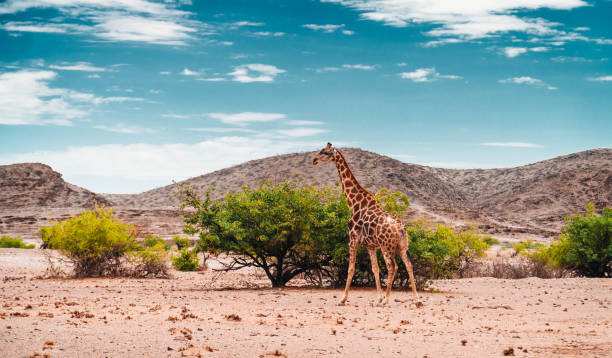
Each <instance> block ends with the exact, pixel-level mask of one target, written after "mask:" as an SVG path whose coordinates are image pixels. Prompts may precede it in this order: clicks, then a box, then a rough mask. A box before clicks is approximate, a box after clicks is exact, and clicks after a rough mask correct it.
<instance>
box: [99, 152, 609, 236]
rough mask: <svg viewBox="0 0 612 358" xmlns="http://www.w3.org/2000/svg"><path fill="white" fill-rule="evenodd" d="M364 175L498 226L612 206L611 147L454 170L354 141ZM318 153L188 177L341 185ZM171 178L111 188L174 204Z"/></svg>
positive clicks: (140, 199) (236, 183) (428, 206)
mask: <svg viewBox="0 0 612 358" xmlns="http://www.w3.org/2000/svg"><path fill="white" fill-rule="evenodd" d="M340 150H341V151H342V152H343V153H344V154H345V156H346V157H347V160H348V162H349V165H350V166H351V168H352V169H353V171H354V173H355V175H356V177H357V179H358V180H359V181H360V182H361V184H362V185H363V186H364V187H366V188H368V189H369V190H371V191H373V192H376V191H378V190H379V189H380V188H382V187H387V188H390V189H392V190H399V191H402V192H404V193H406V194H407V195H408V196H409V197H410V200H411V202H412V204H413V205H412V211H411V213H410V216H412V217H416V216H428V217H430V218H432V219H435V220H439V221H446V222H451V221H452V222H455V223H459V224H461V223H463V222H467V221H470V222H475V223H478V224H480V225H481V227H482V228H484V229H487V230H488V231H489V232H491V233H496V234H502V235H514V234H516V233H526V234H532V235H536V236H543V237H547V236H552V235H554V234H556V233H558V230H559V228H560V226H561V224H562V222H563V218H564V217H565V216H567V215H572V214H574V213H575V212H580V211H582V210H583V209H584V207H585V205H586V204H587V203H589V202H594V203H595V204H596V206H597V207H598V208H603V207H604V206H610V205H612V149H594V150H587V151H583V152H579V153H574V154H570V155H565V156H561V157H557V158H553V159H549V160H544V161H541V162H537V163H534V164H529V165H525V166H520V167H515V168H505V169H469V170H453V169H442V168H432V167H427V166H422V165H415V164H407V163H403V162H400V161H398V160H395V159H392V158H389V157H386V156H383V155H379V154H376V153H371V152H368V151H363V150H360V149H354V148H342V149H340ZM314 155H315V152H308V153H296V154H287V155H279V156H274V157H269V158H264V159H259V160H253V161H249V162H246V163H244V164H240V165H236V166H233V167H230V168H226V169H222V170H219V171H216V172H213V173H209V174H205V175H201V176H198V177H195V178H191V179H188V180H185V181H183V182H182V183H184V184H187V185H190V186H191V187H192V188H194V189H195V190H196V191H199V192H201V193H203V192H204V191H205V190H206V189H207V188H209V187H210V186H214V187H215V188H216V191H215V195H216V197H220V196H222V195H223V194H225V193H226V192H228V191H236V190H239V189H240V187H241V186H243V185H247V186H249V187H254V186H256V185H258V184H259V183H260V182H262V181H263V180H266V179H273V180H285V179H295V180H299V181H302V182H303V183H305V184H307V185H334V183H336V182H337V181H338V173H337V171H336V169H335V167H334V165H333V164H330V163H328V164H320V165H319V166H313V165H312V158H313V157H314ZM175 190H176V186H175V185H169V186H165V187H161V188H157V189H154V190H150V191H147V192H144V193H141V194H136V195H107V198H108V199H109V200H111V201H113V202H115V203H116V204H117V205H118V206H121V207H134V208H170V207H175V206H176V205H177V204H178V201H177V199H176V197H175V196H174V195H173V191H175Z"/></svg>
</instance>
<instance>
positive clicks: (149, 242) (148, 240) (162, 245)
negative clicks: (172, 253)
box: [142, 234, 170, 251]
mask: <svg viewBox="0 0 612 358" xmlns="http://www.w3.org/2000/svg"><path fill="white" fill-rule="evenodd" d="M142 246H143V247H145V248H151V249H153V250H155V251H159V250H163V251H168V250H170V244H169V243H168V242H166V240H164V239H163V238H161V237H159V236H155V235H151V234H148V235H147V236H146V237H145V239H144V241H143V242H142Z"/></svg>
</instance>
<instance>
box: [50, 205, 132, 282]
mask: <svg viewBox="0 0 612 358" xmlns="http://www.w3.org/2000/svg"><path fill="white" fill-rule="evenodd" d="M132 230H133V227H132V226H131V225H126V224H124V223H122V222H120V221H118V220H116V219H115V218H114V217H113V209H106V208H101V207H99V206H97V205H96V207H95V209H94V210H86V211H83V212H81V213H80V214H78V215H77V216H74V217H71V218H69V219H66V220H63V221H60V222H56V223H51V225H49V226H43V227H42V228H41V229H40V236H41V238H42V240H43V242H44V243H45V244H46V246H47V247H49V248H51V249H57V250H59V251H60V253H62V254H63V255H65V256H67V257H68V259H69V260H70V261H71V262H72V263H73V266H74V272H75V275H76V276H77V277H90V276H117V275H121V274H122V258H123V256H124V255H125V254H126V253H128V252H130V251H136V250H137V249H138V245H137V243H136V238H135V237H134V236H133V235H132Z"/></svg>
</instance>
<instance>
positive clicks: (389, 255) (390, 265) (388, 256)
mask: <svg viewBox="0 0 612 358" xmlns="http://www.w3.org/2000/svg"><path fill="white" fill-rule="evenodd" d="M383 256H384V258H385V265H387V271H388V276H387V290H386V292H385V298H384V300H383V301H382V304H383V305H386V304H387V303H389V295H390V294H391V286H393V280H394V279H395V273H396V272H397V263H396V262H395V252H393V251H387V250H383Z"/></svg>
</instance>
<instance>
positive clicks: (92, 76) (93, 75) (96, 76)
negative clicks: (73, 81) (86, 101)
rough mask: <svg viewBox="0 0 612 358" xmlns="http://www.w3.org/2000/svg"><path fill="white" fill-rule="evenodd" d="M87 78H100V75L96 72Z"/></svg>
mask: <svg viewBox="0 0 612 358" xmlns="http://www.w3.org/2000/svg"><path fill="white" fill-rule="evenodd" d="M87 78H100V75H99V74H97V73H94V74H92V75H87Z"/></svg>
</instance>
